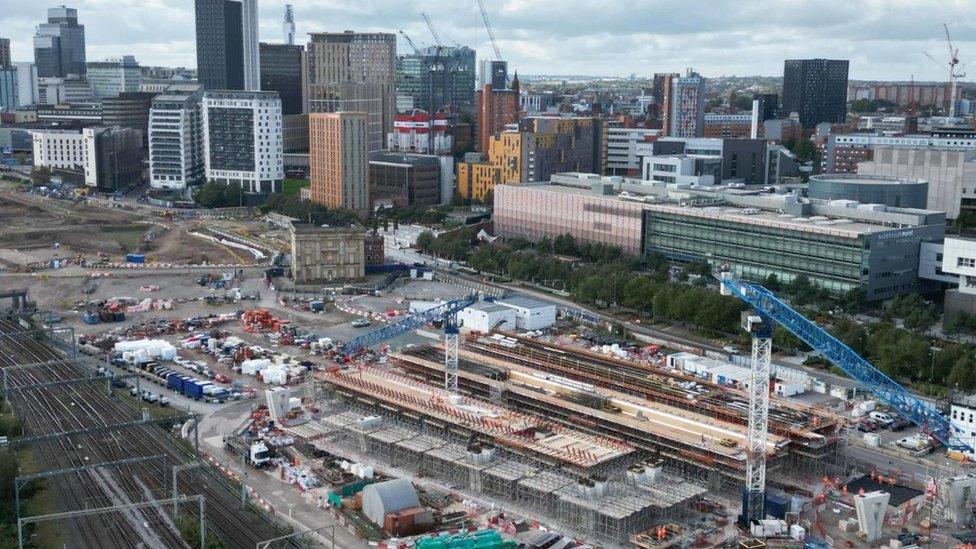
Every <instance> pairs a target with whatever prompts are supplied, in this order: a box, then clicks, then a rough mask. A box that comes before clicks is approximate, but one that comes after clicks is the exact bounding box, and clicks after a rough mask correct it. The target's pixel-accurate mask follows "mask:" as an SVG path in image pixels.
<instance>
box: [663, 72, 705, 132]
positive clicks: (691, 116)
mask: <svg viewBox="0 0 976 549" xmlns="http://www.w3.org/2000/svg"><path fill="white" fill-rule="evenodd" d="M665 80H666V81H667V80H670V82H669V84H668V85H667V86H666V87H665V88H664V109H663V111H664V133H665V134H666V135H668V136H670V137H701V135H702V132H703V131H704V129H705V79H704V78H702V76H701V75H700V74H698V73H697V72H695V71H693V70H692V69H688V72H687V73H686V74H685V76H682V77H677V78H675V77H670V78H666V79H665Z"/></svg>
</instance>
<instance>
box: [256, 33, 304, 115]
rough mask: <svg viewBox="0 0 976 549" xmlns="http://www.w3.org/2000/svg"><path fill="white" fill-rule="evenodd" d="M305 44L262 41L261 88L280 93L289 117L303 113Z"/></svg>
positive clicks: (282, 105)
mask: <svg viewBox="0 0 976 549" xmlns="http://www.w3.org/2000/svg"><path fill="white" fill-rule="evenodd" d="M304 52H305V47H304V46H295V45H289V44H266V43H264V42H262V43H261V91H274V92H278V97H280V98H281V112H282V113H283V114H284V115H286V116H288V115H292V114H301V113H302V110H303V109H304V108H305V102H304V99H303V97H302V86H303V81H304V78H303V72H302V71H303V67H304V64H303V63H302V56H303V54H304Z"/></svg>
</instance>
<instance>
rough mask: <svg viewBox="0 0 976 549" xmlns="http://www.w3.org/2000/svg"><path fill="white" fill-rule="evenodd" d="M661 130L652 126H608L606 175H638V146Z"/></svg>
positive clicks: (639, 161)
mask: <svg viewBox="0 0 976 549" xmlns="http://www.w3.org/2000/svg"><path fill="white" fill-rule="evenodd" d="M660 133H661V130H654V129H650V128H607V136H606V139H607V165H606V170H605V173H604V175H621V176H631V177H636V176H637V175H638V174H640V172H641V159H640V158H639V157H638V156H637V146H638V144H640V143H644V142H645V141H646V140H647V138H649V137H655V136H657V135H659V134H660Z"/></svg>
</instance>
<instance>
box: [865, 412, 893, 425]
mask: <svg viewBox="0 0 976 549" xmlns="http://www.w3.org/2000/svg"><path fill="white" fill-rule="evenodd" d="M868 417H870V418H871V420H872V421H874V422H875V423H880V424H881V425H882V426H883V427H887V426H889V425H891V424H892V423H894V422H895V419H894V418H893V417H891V416H889V415H888V414H886V413H884V412H871V414H870V415H869V416H868Z"/></svg>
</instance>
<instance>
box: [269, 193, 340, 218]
mask: <svg viewBox="0 0 976 549" xmlns="http://www.w3.org/2000/svg"><path fill="white" fill-rule="evenodd" d="M260 209H261V211H262V212H265V213H267V212H278V213H280V214H282V215H287V216H290V217H294V218H296V219H299V220H301V221H302V222H304V223H314V224H316V225H324V224H328V225H340V224H343V223H349V222H352V221H356V220H358V219H359V218H358V217H357V215H356V212H354V211H352V210H346V209H342V208H327V207H325V206H323V205H321V204H318V203H315V202H312V201H311V200H302V199H300V198H299V197H298V196H294V195H292V196H289V195H285V194H282V193H273V194H270V195H268V198H267V199H266V200H265V201H264V204H262V205H261V208H260Z"/></svg>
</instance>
